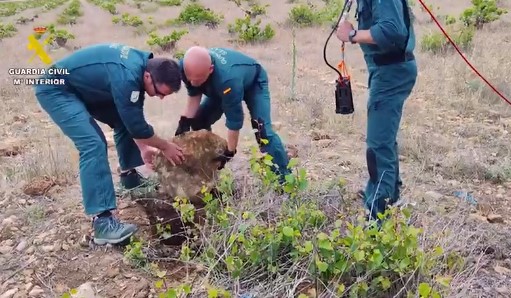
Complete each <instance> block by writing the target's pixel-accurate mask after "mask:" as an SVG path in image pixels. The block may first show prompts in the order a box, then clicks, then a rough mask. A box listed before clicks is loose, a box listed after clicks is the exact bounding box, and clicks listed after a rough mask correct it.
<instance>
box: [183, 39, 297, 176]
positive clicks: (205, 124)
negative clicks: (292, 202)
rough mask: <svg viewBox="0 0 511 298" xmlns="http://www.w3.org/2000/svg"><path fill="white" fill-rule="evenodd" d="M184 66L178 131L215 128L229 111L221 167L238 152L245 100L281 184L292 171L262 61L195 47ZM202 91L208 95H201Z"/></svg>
mask: <svg viewBox="0 0 511 298" xmlns="http://www.w3.org/2000/svg"><path fill="white" fill-rule="evenodd" d="M180 64H181V67H182V71H183V72H182V78H183V82H184V83H185V85H186V88H187V90H188V96H189V98H188V104H187V107H186V110H185V112H184V113H183V115H182V116H181V118H180V120H179V125H178V128H177V130H176V135H179V134H182V133H184V132H186V131H189V130H190V129H193V130H200V129H207V130H211V125H212V124H214V123H215V122H216V121H218V120H219V119H220V117H221V116H222V114H223V113H225V118H226V124H225V125H226V127H227V129H228V132H227V143H228V150H227V152H225V153H224V155H223V159H222V160H220V161H221V166H220V168H222V167H223V166H224V165H225V163H226V162H228V161H229V160H230V159H231V158H232V157H234V155H235V154H236V147H237V146H238V138H239V130H240V129H241V127H242V126H243V106H242V101H243V100H244V101H245V103H246V104H247V108H248V110H249V111H250V117H251V123H252V128H253V129H255V130H256V133H255V136H256V140H257V142H258V145H259V147H260V149H261V151H262V152H267V153H268V154H269V155H270V156H272V157H273V163H274V164H276V165H277V166H278V168H277V167H273V168H272V170H273V172H274V173H276V174H277V175H279V178H280V182H281V183H283V182H284V181H285V180H284V177H285V175H286V174H288V173H289V170H288V169H287V165H288V163H289V160H288V157H287V152H286V150H285V149H284V146H283V145H282V141H281V139H280V137H279V136H278V134H277V133H276V132H274V131H273V129H272V125H271V109H270V108H271V103H270V91H269V88H268V75H267V74H266V71H265V70H264V68H263V67H262V66H261V64H259V63H258V62H257V61H256V60H255V59H253V58H251V57H248V56H246V55H245V54H243V53H240V52H238V51H235V50H232V49H227V48H211V49H209V50H208V49H206V48H203V47H197V46H195V47H191V48H190V49H188V51H187V52H186V54H185V56H184V58H183V59H182V60H181V61H180ZM203 94H204V95H206V96H205V97H204V98H203V99H202V95H203ZM201 99H202V102H201ZM264 139H265V140H266V141H264Z"/></svg>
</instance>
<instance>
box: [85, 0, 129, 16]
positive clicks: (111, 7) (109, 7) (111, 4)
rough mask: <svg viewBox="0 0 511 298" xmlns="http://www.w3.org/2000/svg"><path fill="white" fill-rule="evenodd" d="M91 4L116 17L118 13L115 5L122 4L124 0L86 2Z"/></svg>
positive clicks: (90, 0) (92, 0)
mask: <svg viewBox="0 0 511 298" xmlns="http://www.w3.org/2000/svg"><path fill="white" fill-rule="evenodd" d="M87 1H89V2H91V3H92V4H94V5H96V6H98V7H100V8H101V9H103V10H106V11H108V12H109V13H110V14H113V15H116V14H118V13H119V11H118V10H117V7H116V4H121V3H124V0H87Z"/></svg>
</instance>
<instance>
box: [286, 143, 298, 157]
mask: <svg viewBox="0 0 511 298" xmlns="http://www.w3.org/2000/svg"><path fill="white" fill-rule="evenodd" d="M286 151H287V157H288V158H289V159H291V158H296V157H298V148H296V146H295V145H291V144H287V145H286Z"/></svg>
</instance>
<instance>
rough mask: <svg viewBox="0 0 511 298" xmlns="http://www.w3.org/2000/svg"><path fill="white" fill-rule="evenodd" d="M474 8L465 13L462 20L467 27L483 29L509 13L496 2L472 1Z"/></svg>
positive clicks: (487, 0) (466, 10) (489, 0)
mask: <svg viewBox="0 0 511 298" xmlns="http://www.w3.org/2000/svg"><path fill="white" fill-rule="evenodd" d="M471 3H472V7H470V8H467V9H465V10H464V11H463V13H462V14H461V16H460V20H461V21H462V22H463V24H465V26H475V27H476V28H477V29H481V28H482V27H483V25H484V24H487V23H491V22H493V21H496V20H498V19H499V17H500V16H501V15H503V14H505V13H507V11H506V10H505V9H502V8H499V7H498V6H497V2H496V1H495V0H472V1H471Z"/></svg>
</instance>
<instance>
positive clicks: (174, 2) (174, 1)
mask: <svg viewBox="0 0 511 298" xmlns="http://www.w3.org/2000/svg"><path fill="white" fill-rule="evenodd" d="M181 3H182V1H181V0H158V4H160V5H162V6H179V5H181Z"/></svg>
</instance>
